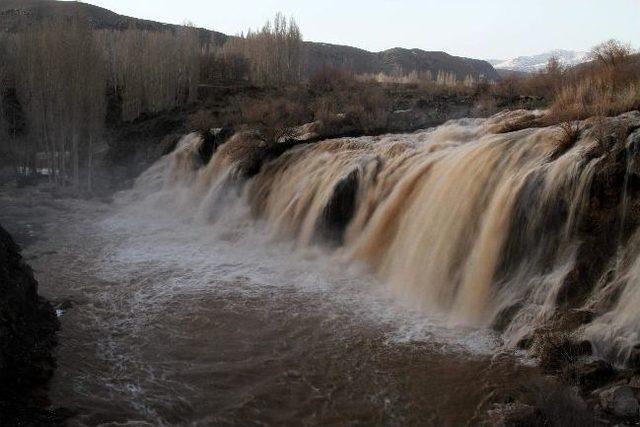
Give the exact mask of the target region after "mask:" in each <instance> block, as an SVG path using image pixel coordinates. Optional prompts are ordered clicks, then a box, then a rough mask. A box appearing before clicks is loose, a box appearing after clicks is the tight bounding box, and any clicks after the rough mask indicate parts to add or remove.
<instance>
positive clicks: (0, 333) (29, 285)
mask: <svg viewBox="0 0 640 427" xmlns="http://www.w3.org/2000/svg"><path fill="white" fill-rule="evenodd" d="M58 327H59V324H58V320H57V318H56V315H55V312H54V310H53V308H52V306H51V305H50V304H49V303H48V302H47V301H45V300H44V299H43V298H41V297H39V296H38V283H37V282H36V280H35V279H34V277H33V273H32V272H31V269H30V268H29V267H28V266H27V265H26V264H25V263H24V261H23V259H22V256H21V255H20V253H19V248H18V246H17V245H16V244H15V242H14V241H13V239H12V238H11V236H10V235H9V234H8V233H7V232H6V231H5V230H4V229H3V228H2V227H0V420H3V419H4V420H16V421H17V422H20V423H22V422H21V420H23V419H22V417H21V415H20V413H29V414H30V415H29V416H30V417H31V416H32V415H34V410H31V409H30V410H28V411H26V410H24V408H25V407H28V406H32V405H33V403H32V402H33V400H32V398H33V391H34V389H36V388H37V387H38V386H41V385H43V384H45V383H46V381H47V380H49V378H50V377H51V375H52V374H53V370H54V367H55V361H54V359H53V356H52V350H53V347H54V346H55V344H56V336H55V332H56V330H57V329H58ZM22 424H24V423H22ZM27 424H29V422H27Z"/></svg>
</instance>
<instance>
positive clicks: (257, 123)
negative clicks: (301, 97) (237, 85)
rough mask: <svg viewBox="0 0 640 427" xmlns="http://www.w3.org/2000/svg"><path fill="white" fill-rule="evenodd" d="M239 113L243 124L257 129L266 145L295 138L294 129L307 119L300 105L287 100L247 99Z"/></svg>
mask: <svg viewBox="0 0 640 427" xmlns="http://www.w3.org/2000/svg"><path fill="white" fill-rule="evenodd" d="M240 111H241V115H242V120H243V121H244V123H246V124H248V125H249V126H251V127H253V128H255V129H257V131H258V135H259V137H260V139H262V140H263V141H265V142H268V143H278V142H281V141H282V140H286V139H291V138H295V137H296V136H297V134H296V129H295V127H296V126H298V125H300V124H302V123H305V121H307V120H308V118H309V114H308V113H307V110H306V108H305V107H304V106H303V105H302V104H300V103H299V102H296V101H293V100H291V99H288V98H271V99H265V100H260V101H258V100H251V99H247V100H245V101H244V102H243V103H242V104H241V106H240Z"/></svg>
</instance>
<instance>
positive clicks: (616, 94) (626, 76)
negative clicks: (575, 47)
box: [549, 40, 640, 124]
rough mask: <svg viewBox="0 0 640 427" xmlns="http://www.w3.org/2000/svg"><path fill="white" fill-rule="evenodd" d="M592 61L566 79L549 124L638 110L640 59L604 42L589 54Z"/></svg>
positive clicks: (555, 102) (612, 43)
mask: <svg viewBox="0 0 640 427" xmlns="http://www.w3.org/2000/svg"><path fill="white" fill-rule="evenodd" d="M592 57H593V58H594V61H593V62H592V63H589V64H587V65H584V66H582V67H579V68H578V69H577V70H574V71H573V72H572V73H571V74H570V75H568V76H566V78H565V79H564V82H563V84H562V86H561V88H560V89H558V90H557V92H556V95H555V98H554V100H553V104H552V105H551V108H550V115H549V117H550V124H556V123H560V122H563V121H571V120H583V119H586V118H588V117H592V116H614V115H618V114H621V113H624V112H627V111H631V110H635V109H638V108H640V58H639V57H638V56H633V55H631V49H630V48H629V47H627V46H625V45H623V44H621V43H618V42H615V41H612V40H610V41H608V42H605V43H603V44H602V45H599V46H596V47H595V48H594V49H593V51H592Z"/></svg>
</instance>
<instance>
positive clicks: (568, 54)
mask: <svg viewBox="0 0 640 427" xmlns="http://www.w3.org/2000/svg"><path fill="white" fill-rule="evenodd" d="M553 57H555V58H557V59H558V60H559V61H560V63H561V64H563V65H564V66H566V67H573V66H575V65H578V64H581V63H584V62H586V61H588V60H589V55H588V53H587V52H581V51H575V50H563V49H556V50H552V51H549V52H544V53H540V54H537V55H531V56H518V57H517V58H511V59H507V60H500V59H497V60H491V61H489V62H491V64H492V65H493V66H494V67H495V68H496V69H497V70H509V71H519V72H524V73H533V72H536V71H540V70H542V69H544V67H546V66H547V62H548V61H549V59H551V58H553Z"/></svg>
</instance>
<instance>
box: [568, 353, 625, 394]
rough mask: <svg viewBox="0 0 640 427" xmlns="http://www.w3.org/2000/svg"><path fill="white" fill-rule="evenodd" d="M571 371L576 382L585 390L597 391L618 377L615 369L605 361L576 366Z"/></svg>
mask: <svg viewBox="0 0 640 427" xmlns="http://www.w3.org/2000/svg"><path fill="white" fill-rule="evenodd" d="M571 371H572V372H571V375H572V377H573V379H574V380H575V382H576V383H577V384H578V385H579V386H580V387H581V388H582V389H585V390H595V389H597V388H599V387H602V386H603V385H605V384H607V383H609V382H610V381H612V380H613V379H614V378H615V377H616V371H615V369H614V368H613V367H612V366H611V365H610V364H609V363H607V362H605V361H603V360H596V361H593V362H588V363H583V364H575V365H573V366H571Z"/></svg>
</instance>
